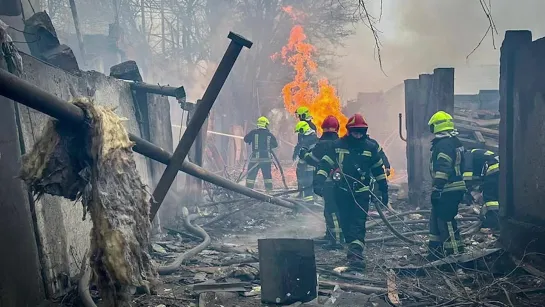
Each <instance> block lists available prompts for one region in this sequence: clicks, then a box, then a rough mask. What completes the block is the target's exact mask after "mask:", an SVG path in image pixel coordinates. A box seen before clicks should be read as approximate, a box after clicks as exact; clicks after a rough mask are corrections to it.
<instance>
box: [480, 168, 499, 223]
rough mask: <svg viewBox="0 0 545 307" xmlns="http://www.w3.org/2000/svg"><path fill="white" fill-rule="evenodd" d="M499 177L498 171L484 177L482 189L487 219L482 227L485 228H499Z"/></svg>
mask: <svg viewBox="0 0 545 307" xmlns="http://www.w3.org/2000/svg"><path fill="white" fill-rule="evenodd" d="M499 179H500V173H498V172H496V173H493V174H488V175H485V176H484V177H483V183H482V190H483V201H484V205H483V208H482V210H484V216H485V220H484V221H483V224H482V227H484V228H494V229H498V228H499V209H500V203H499V201H498V200H499Z"/></svg>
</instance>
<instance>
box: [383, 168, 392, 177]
mask: <svg viewBox="0 0 545 307" xmlns="http://www.w3.org/2000/svg"><path fill="white" fill-rule="evenodd" d="M384 172H385V173H386V177H390V174H391V172H390V169H389V168H387V169H385V171H384Z"/></svg>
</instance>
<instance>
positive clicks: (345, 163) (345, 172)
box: [314, 136, 388, 193]
mask: <svg viewBox="0 0 545 307" xmlns="http://www.w3.org/2000/svg"><path fill="white" fill-rule="evenodd" d="M379 150H380V146H378V144H377V143H376V142H373V141H371V140H370V139H368V138H366V139H365V140H363V141H361V140H360V141H357V142H354V141H353V140H351V137H350V136H344V137H342V138H340V139H338V140H336V141H333V142H332V143H331V146H329V147H328V149H327V153H326V154H325V155H324V156H323V157H322V159H321V160H320V163H319V165H318V171H317V172H316V177H315V178H314V186H315V188H317V189H320V188H321V187H322V186H323V184H324V182H325V181H326V179H327V177H328V176H329V174H330V173H331V172H332V171H335V170H338V171H339V172H340V180H337V181H336V182H337V187H338V188H340V189H343V190H345V191H349V192H355V193H361V192H369V182H370V180H371V175H372V176H373V177H374V178H375V180H376V181H377V184H378V185H379V189H380V191H381V192H383V193H387V192H388V184H387V182H386V174H384V169H383V162H382V159H381V158H380V154H379ZM334 179H335V178H334Z"/></svg>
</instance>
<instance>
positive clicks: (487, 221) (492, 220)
mask: <svg viewBox="0 0 545 307" xmlns="http://www.w3.org/2000/svg"><path fill="white" fill-rule="evenodd" d="M498 212H499V211H498V210H487V211H486V213H485V214H484V219H483V222H482V225H481V227H482V228H490V229H492V230H499V229H500V220H499V215H498Z"/></svg>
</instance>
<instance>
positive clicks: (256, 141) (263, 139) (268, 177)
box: [244, 116, 278, 191]
mask: <svg viewBox="0 0 545 307" xmlns="http://www.w3.org/2000/svg"><path fill="white" fill-rule="evenodd" d="M244 142H245V143H247V144H250V145H251V146H252V154H251V155H250V159H249V160H250V161H249V163H248V176H247V177H246V186H247V187H248V188H252V189H253V187H254V185H255V179H256V177H257V173H258V172H259V170H261V173H262V174H263V182H264V184H265V189H266V190H267V191H271V190H272V188H273V181H272V172H271V164H272V160H271V150H272V149H274V148H276V147H278V142H277V141H276V138H275V137H274V135H273V134H272V133H271V132H270V131H269V120H268V119H267V118H266V117H265V116H261V117H260V118H258V119H257V129H253V130H252V131H250V132H248V134H246V136H245V137H244Z"/></svg>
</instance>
